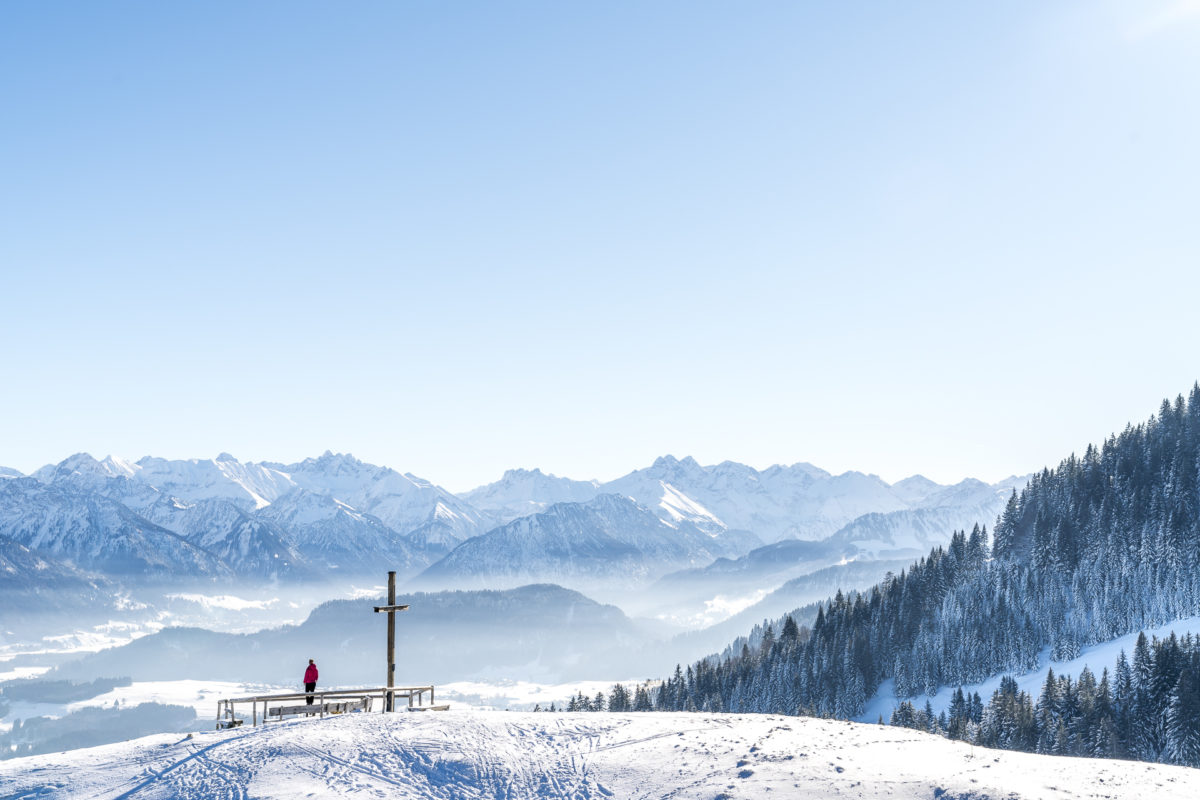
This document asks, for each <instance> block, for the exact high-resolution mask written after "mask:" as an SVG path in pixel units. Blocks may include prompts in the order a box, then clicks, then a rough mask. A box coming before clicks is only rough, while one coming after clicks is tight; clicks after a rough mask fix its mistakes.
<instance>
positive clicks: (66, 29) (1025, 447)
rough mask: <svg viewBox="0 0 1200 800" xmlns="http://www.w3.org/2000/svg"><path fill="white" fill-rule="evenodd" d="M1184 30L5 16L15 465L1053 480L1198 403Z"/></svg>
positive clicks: (372, 13)
mask: <svg viewBox="0 0 1200 800" xmlns="http://www.w3.org/2000/svg"><path fill="white" fill-rule="evenodd" d="M1198 86H1200V2H1196V1H1195V0H1185V2H1178V1H1177V0H1161V1H1160V0H1150V1H1149V2H1146V1H1141V2H1138V1H1135V0H1128V1H1127V2H1116V1H1115V0H1109V1H1108V2H1104V1H1100V2H1097V1H1096V0H1086V1H1081V2H1046V0H1037V1H1036V2H1035V1H1033V0H1030V1H1028V2H1005V3H963V2H960V1H957V0H956V1H955V2H937V3H894V2H877V3H836V2H827V3H813V2H796V1H791V2H749V3H734V2H726V3H711V2H695V1H694V0H687V1H686V2H684V1H682V0H681V1H680V2H629V3H626V2H596V3H574V2H572V3H564V2H537V3H535V2H518V3H503V2H496V3H445V2H434V1H433V0H429V1H428V2H391V1H389V2H354V3H333V2H323V3H306V2H296V1H295V0H291V1H290V2H280V3H270V2H255V3H219V2H205V3H162V2H140V3H131V2H124V3H123V2H104V3H84V2H76V3H65V2H64V3H60V2H46V1H44V0H31V1H30V2H8V3H5V4H4V5H3V7H2V8H0V171H2V172H0V175H2V177H0V271H2V272H0V275H2V278H0V324H2V325H3V332H4V339H3V347H2V348H0V376H2V380H3V384H2V389H0V464H5V465H8V466H12V467H16V468H18V469H21V470H24V471H29V470H32V469H34V468H36V467H37V466H40V465H41V464H44V463H47V462H50V461H58V460H60V459H62V458H63V457H65V456H67V455H69V454H70V453H73V452H76V451H80V450H86V451H89V452H91V453H93V454H94V455H97V456H102V455H104V454H106V453H113V454H116V455H122V456H126V457H135V458H136V457H139V456H141V455H145V454H155V455H162V456H167V457H211V456H213V455H216V454H217V453H218V452H220V451H222V450H227V451H229V452H232V453H233V454H234V455H236V456H238V457H239V458H243V459H255V460H258V459H279V460H292V459H299V458H302V457H304V456H307V455H316V454H319V453H320V452H321V451H323V450H325V449H326V448H330V449H333V450H337V451H349V452H353V453H354V454H356V455H358V456H359V457H360V458H363V459H365V460H369V461H373V462H376V463H384V464H388V465H390V466H394V467H396V468H398V469H401V470H405V471H412V472H414V473H416V474H419V475H422V476H424V477H427V478H429V479H431V480H434V481H436V482H438V483H441V484H443V485H445V486H446V487H448V488H450V489H453V490H462V489H466V488H470V487H471V486H474V485H476V484H479V483H483V482H486V481H488V480H492V479H494V478H496V477H498V476H499V473H500V472H501V471H502V470H503V469H504V468H506V467H511V466H525V467H533V466H539V467H542V468H543V469H545V470H549V471H553V472H556V473H558V474H567V475H570V476H573V477H580V478H586V477H598V478H611V477H615V476H617V475H619V474H622V473H624V472H626V471H628V470H630V469H633V468H635V467H638V466H642V465H645V464H646V463H648V462H649V461H650V460H652V459H653V458H654V457H655V456H657V455H660V454H663V453H668V452H670V453H674V454H675V455H677V456H683V455H686V454H691V455H694V456H695V457H696V458H698V459H699V460H700V461H702V462H706V463H707V462H715V461H721V460H724V459H732V460H737V461H743V462H746V463H749V464H752V465H754V466H758V467H765V466H767V465H769V464H771V463H776V462H787V463H790V462H794V461H801V460H804V461H811V462H813V463H816V464H818V465H820V466H823V467H825V468H826V469H830V470H833V471H842V470H845V469H859V470H863V471H868V472H877V473H879V474H880V475H882V476H883V477H885V478H887V479H889V480H895V479H899V478H901V477H904V476H906V475H908V474H912V473H916V472H920V473H923V474H925V475H928V476H929V477H932V478H934V479H937V480H941V481H950V480H957V479H959V478H961V477H963V476H966V475H974V476H978V477H982V478H985V479H998V478H1001V477H1003V476H1005V475H1007V474H1010V473H1014V472H1026V471H1029V470H1032V469H1036V468H1039V467H1041V466H1042V465H1044V464H1046V463H1056V462H1057V461H1058V460H1059V459H1060V458H1061V457H1063V456H1065V455H1067V454H1068V453H1070V452H1071V451H1072V450H1080V449H1081V448H1082V447H1084V446H1085V445H1086V444H1087V443H1088V442H1089V441H1095V440H1098V439H1101V438H1102V437H1104V436H1105V435H1106V434H1108V433H1109V432H1111V431H1113V430H1119V429H1120V428H1122V427H1123V426H1124V424H1125V422H1126V421H1128V420H1131V419H1132V420H1141V419H1143V418H1145V417H1146V416H1148V415H1149V414H1150V413H1151V412H1153V411H1154V410H1155V409H1156V408H1157V406H1158V403H1159V401H1160V400H1161V398H1162V397H1164V396H1166V395H1170V396H1174V395H1175V394H1177V393H1179V392H1186V391H1187V390H1188V389H1189V388H1190V387H1191V385H1192V383H1193V381H1195V380H1196V379H1197V378H1200V346H1198V345H1200V325H1198V315H1197V307H1198V303H1200V278H1198V277H1197V272H1198V269H1197V268H1198V266H1200V224H1198V222H1197V220H1198V218H1200V145H1198V144H1197V142H1200V102H1198V101H1197V97H1198V95H1197V87H1198Z"/></svg>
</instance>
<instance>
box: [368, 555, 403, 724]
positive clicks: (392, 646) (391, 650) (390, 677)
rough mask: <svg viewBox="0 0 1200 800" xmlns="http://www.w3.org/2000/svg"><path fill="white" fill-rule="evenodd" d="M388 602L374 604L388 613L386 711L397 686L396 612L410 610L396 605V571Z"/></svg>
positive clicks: (391, 578) (384, 702)
mask: <svg viewBox="0 0 1200 800" xmlns="http://www.w3.org/2000/svg"><path fill="white" fill-rule="evenodd" d="M387 601H388V604H387V605H386V606H374V608H375V613H377V614H378V613H380V612H383V613H385V614H387V618H388V627H387V633H388V638H387V689H388V691H387V693H386V694H385V697H384V701H383V705H384V710H385V711H391V710H392V695H393V693H392V689H393V688H394V687H395V686H396V612H397V611H408V606H406V605H396V573H395V572H394V571H393V572H389V573H388V600H387Z"/></svg>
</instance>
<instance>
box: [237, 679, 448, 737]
mask: <svg viewBox="0 0 1200 800" xmlns="http://www.w3.org/2000/svg"><path fill="white" fill-rule="evenodd" d="M309 697H311V698H312V699H313V701H314V702H313V704H312V705H309V704H308V703H307V702H306V701H307V700H308V699H309ZM433 698H434V688H433V686H392V687H386V686H384V687H371V688H369V689H333V690H329V691H321V692H313V693H312V694H311V695H310V694H309V693H307V692H297V693H294V694H269V695H257V696H255V697H236V698H231V699H225V700H221V701H219V702H218V703H217V730H228V729H230V728H234V727H237V726H239V725H241V724H242V723H243V722H245V721H246V720H247V719H249V720H250V723H251V724H252V725H258V722H259V720H260V719H261V720H262V722H263V723H264V724H265V723H267V722H278V721H280V720H283V719H285V718H288V717H320V718H324V717H325V715H326V714H330V715H332V714H355V713H360V714H361V713H369V712H371V711H373V710H375V708H376V705H375V703H376V701H378V703H379V705H378V708H379V710H380V711H384V712H386V711H446V710H448V709H449V708H450V706H449V705H447V704H444V703H443V704H442V705H435V703H434V699H433ZM389 700H390V703H389ZM239 705H242V706H243V708H244V707H245V705H249V706H250V709H249V711H250V713H249V714H246V712H245V711H244V710H243V711H242V712H241V715H240V716H239V715H238V713H237V711H238V708H237V707H238V706H239ZM260 706H261V708H260Z"/></svg>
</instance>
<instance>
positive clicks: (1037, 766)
mask: <svg viewBox="0 0 1200 800" xmlns="http://www.w3.org/2000/svg"><path fill="white" fill-rule="evenodd" d="M768 793H770V796H778V797H789V798H875V797H893V798H902V799H905V798H914V799H915V798H922V800H927V799H928V798H942V799H943V800H1018V799H1019V798H1054V799H1056V800H1057V799H1059V798H1063V799H1067V800H1069V799H1071V798H1143V797H1149V796H1152V797H1155V798H1185V797H1186V798H1189V799H1190V798H1195V797H1197V796H1200V770H1192V769H1186V768H1183V767H1168V766H1162V765H1157V764H1144V763H1137V762H1126V761H1102V760H1093V759H1076V758H1054V757H1050V756H1037V755H1030V754H1024V753H1010V752H1004V751H997V750H986V749H983V748H973V747H971V746H969V745H967V744H964V743H961V742H952V741H949V740H946V739H942V738H940V737H934V736H928V735H925V734H921V733H917V732H915V731H908V730H904V729H898V728H889V727H881V726H876V725H861V724H855V723H848V722H838V721H831V720H817V719H809V718H800V717H779V716H766V715H723V714H564V713H558V714H549V713H538V714H534V713H503V712H494V713H480V712H471V711H449V712H442V713H432V712H431V713H426V714H402V713H401V714H354V715H347V716H341V717H335V718H332V719H325V720H317V719H300V720H293V721H289V722H282V723H273V724H271V725H267V726H265V727H259V728H244V727H243V728H239V729H236V730H234V731H229V732H211V733H202V734H197V735H195V736H194V737H193V738H180V737H179V735H178V734H175V735H157V736H150V737H146V738H144V739H139V740H136V741H133V742H126V743H122V744H115V745H106V746H104V747H97V748H92V749H89V750H76V751H72V752H68V753H60V754H57V755H46V756H32V757H27V758H21V759H14V760H12V761H6V762H0V800H35V798H36V800H67V798H70V799H71V800H76V799H77V798H78V799H82V798H95V800H208V799H209V798H212V799H214V800H248V798H269V799H278V800H291V799H292V798H310V797H320V798H354V799H355V800H359V799H365V798H381V799H382V798H401V799H404V798H433V799H435V800H521V799H522V798H550V799H553V798H558V799H560V800H609V799H610V798H611V799H612V800H624V799H625V798H628V799H629V800H652V799H653V800H657V799H660V798H661V799H663V800H665V799H666V798H671V799H672V800H693V799H695V800H699V799H700V798H704V800H713V799H714V798H759V797H764V796H767V794H768Z"/></svg>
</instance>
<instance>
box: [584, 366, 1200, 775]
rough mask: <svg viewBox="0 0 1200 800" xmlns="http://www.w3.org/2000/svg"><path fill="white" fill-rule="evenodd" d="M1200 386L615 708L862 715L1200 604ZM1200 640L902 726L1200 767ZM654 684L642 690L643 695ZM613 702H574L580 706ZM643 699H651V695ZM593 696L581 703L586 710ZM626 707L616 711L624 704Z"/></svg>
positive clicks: (909, 710) (900, 717)
mask: <svg viewBox="0 0 1200 800" xmlns="http://www.w3.org/2000/svg"><path fill="white" fill-rule="evenodd" d="M1198 470H1200V384H1197V385H1196V386H1194V387H1193V389H1192V391H1191V393H1190V396H1189V397H1188V398H1187V399H1185V398H1184V397H1183V396H1180V397H1179V398H1177V399H1176V400H1175V402H1174V403H1171V402H1169V401H1163V404H1162V407H1161V409H1160V410H1159V412H1158V414H1156V415H1154V416H1153V417H1151V418H1150V419H1149V420H1148V421H1147V422H1146V423H1144V424H1141V425H1138V426H1132V425H1130V426H1128V427H1126V429H1125V430H1124V431H1123V432H1122V433H1120V434H1119V435H1115V436H1112V437H1110V438H1109V439H1108V440H1107V441H1105V442H1104V443H1103V444H1102V445H1100V446H1098V447H1097V446H1089V447H1088V448H1087V450H1086V452H1085V453H1084V454H1083V456H1082V457H1078V456H1075V455H1072V456H1071V457H1070V458H1068V459H1066V460H1064V461H1063V462H1062V463H1061V464H1059V465H1058V467H1057V468H1055V469H1045V470H1043V471H1042V472H1041V473H1039V474H1036V475H1034V477H1033V478H1032V479H1031V480H1030V482H1029V484H1028V485H1027V486H1026V487H1025V488H1024V489H1023V490H1022V491H1021V492H1020V493H1014V494H1013V496H1012V497H1011V498H1010V499H1009V501H1008V504H1007V507H1006V508H1005V510H1004V512H1003V513H1002V514H1001V516H1000V518H999V520H998V521H997V522H996V524H995V526H994V529H993V531H992V536H991V541H990V542H989V536H988V532H987V528H986V527H985V526H979V525H977V526H976V527H975V528H974V529H973V530H972V531H971V532H970V533H966V532H962V531H960V532H956V533H955V534H954V535H953V537H952V538H951V541H950V544H949V546H948V547H945V548H943V547H939V548H936V549H934V550H933V551H932V552H931V553H930V554H929V555H928V556H927V557H925V558H923V559H921V560H920V561H919V562H918V563H915V564H913V565H912V567H911V568H910V569H908V570H906V571H903V572H901V573H900V574H899V575H897V576H890V577H889V578H888V579H887V580H885V581H884V582H883V583H881V584H879V585H877V586H875V587H874V588H872V589H871V590H869V591H867V592H864V593H861V594H852V595H843V594H841V593H840V592H839V593H838V595H837V596H836V597H834V598H833V599H832V600H831V601H829V602H828V603H825V604H823V605H821V606H820V607H819V608H818V610H817V613H816V617H815V621H814V622H813V624H812V626H811V628H808V627H804V628H801V627H800V626H798V625H796V623H795V622H794V621H793V620H792V618H791V617H788V618H787V619H786V620H785V621H784V622H783V624H782V628H781V630H780V633H779V635H778V637H776V635H775V633H774V631H773V630H772V629H771V628H770V627H768V628H767V629H766V630H765V631H764V632H763V633H762V635H761V637H760V638H759V641H758V642H756V643H755V644H756V645H757V646H754V647H752V646H751V643H750V642H749V641H747V642H745V643H743V644H742V647H741V649H740V651H736V652H731V651H729V650H727V651H726V652H725V653H724V654H723V655H720V656H710V657H708V658H705V659H702V660H700V661H698V662H696V663H695V664H693V665H690V666H688V667H687V668H686V669H683V668H681V667H676V670H675V674H674V675H673V676H672V677H671V678H669V679H667V680H665V681H663V682H661V683H659V684H657V685H655V686H653V687H651V686H649V685H646V686H643V687H638V688H637V689H636V690H635V691H634V692H632V693H631V692H629V691H628V690H626V689H624V688H622V689H621V693H620V694H621V697H620V698H617V702H616V703H615V704H614V703H613V701H612V699H610V700H609V701H608V704H607V705H608V707H609V708H610V709H611V710H626V709H628V710H649V709H648V708H647V706H652V707H653V708H654V709H655V710H692V709H695V710H701V711H706V710H707V711H730V712H769V713H783V714H807V715H819V716H831V717H839V718H850V717H854V716H857V715H859V714H861V713H862V710H863V706H864V704H865V702H866V700H867V699H868V698H870V697H871V696H872V695H873V694H874V693H875V691H876V690H877V689H878V688H879V686H880V684H881V683H882V682H883V681H884V680H886V679H889V678H891V679H894V685H895V691H896V695H897V696H898V697H915V696H917V695H920V694H929V693H933V692H934V691H936V690H937V689H938V687H941V686H955V685H962V684H968V683H977V682H980V681H982V680H984V679H986V678H989V677H991V676H993V675H998V674H1004V673H1022V672H1027V671H1029V670H1031V669H1034V668H1035V667H1036V666H1037V664H1038V655H1039V653H1040V652H1041V651H1043V649H1045V648H1049V652H1050V655H1051V658H1052V659H1053V660H1056V661H1058V660H1066V659H1070V658H1073V657H1075V656H1077V655H1078V654H1079V652H1080V649H1081V648H1082V647H1085V646H1088V645H1091V644H1096V643H1100V642H1105V641H1109V640H1112V639H1114V638H1116V637H1119V636H1122V635H1125V634H1128V633H1131V632H1134V631H1137V630H1140V629H1143V628H1146V627H1151V626H1157V625H1161V624H1163V623H1166V622H1169V621H1171V620H1175V619H1179V618H1182V617H1187V616H1191V615H1195V614H1197V613H1200V571H1198V566H1200V564H1198V562H1200V479H1198ZM1198 692H1200V646H1198V643H1197V642H1196V641H1195V640H1194V639H1191V638H1184V639H1183V640H1182V641H1178V640H1176V639H1175V638H1174V637H1172V638H1170V639H1168V640H1166V641H1163V642H1154V643H1153V644H1151V643H1148V642H1146V641H1145V638H1144V637H1142V639H1141V640H1139V642H1138V648H1137V651H1136V652H1135V653H1134V655H1133V658H1132V663H1129V662H1128V659H1123V660H1122V662H1120V663H1118V664H1116V665H1114V671H1113V674H1112V675H1111V676H1109V675H1108V673H1107V670H1105V672H1104V674H1103V675H1102V676H1101V678H1100V679H1099V680H1097V679H1096V677H1095V675H1094V674H1091V673H1090V672H1084V673H1083V674H1081V675H1078V676H1075V677H1071V676H1052V677H1051V678H1049V679H1048V680H1047V683H1046V686H1045V687H1044V689H1043V691H1042V693H1041V696H1039V697H1038V698H1037V699H1036V700H1034V699H1032V698H1030V697H1028V695H1024V694H1022V693H1019V692H1017V690H1016V682H1015V681H1013V680H1011V679H1009V680H1006V681H1005V682H1004V685H1003V687H1002V689H1001V690H1000V691H998V692H997V693H996V696H994V697H993V698H991V699H990V700H988V702H987V704H986V706H985V704H984V702H983V699H982V698H979V697H978V696H972V697H966V696H962V697H958V696H956V698H955V704H954V706H953V708H952V709H951V713H950V714H949V715H948V716H947V718H946V719H944V720H943V719H933V718H932V715H931V714H928V713H926V712H925V711H924V710H923V709H919V708H918V707H917V704H913V703H906V704H903V705H902V706H901V707H900V709H899V710H898V711H897V715H896V716H895V717H894V718H893V720H892V722H893V723H895V724H900V725H907V726H910V727H921V728H925V729H927V730H935V731H941V732H944V733H945V734H946V735H949V736H953V737H955V738H962V739H970V740H971V741H975V742H978V743H979V744H983V745H988V746H994V747H1006V748H1011V749H1018V750H1029V751H1034V750H1036V751H1039V752H1058V753H1072V754H1077V755H1097V756H1120V757H1130V758H1139V759H1144V760H1151V761H1172V762H1175V763H1182V764H1191V765H1200V761H1198V760H1197V759H1198V757H1200V731H1198V727H1200V708H1198V705H1197V704H1198V702H1200V701H1198V700H1197V697H1198ZM643 695H644V697H643ZM603 700H604V698H596V699H594V700H589V699H587V698H577V702H576V705H577V707H578V708H580V709H581V710H582V709H586V708H589V707H591V708H598V707H604V705H605V704H604V702H603ZM639 701H640V702H639ZM580 703H583V704H580ZM614 706H615V707H614Z"/></svg>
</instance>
